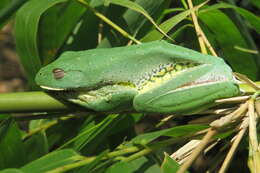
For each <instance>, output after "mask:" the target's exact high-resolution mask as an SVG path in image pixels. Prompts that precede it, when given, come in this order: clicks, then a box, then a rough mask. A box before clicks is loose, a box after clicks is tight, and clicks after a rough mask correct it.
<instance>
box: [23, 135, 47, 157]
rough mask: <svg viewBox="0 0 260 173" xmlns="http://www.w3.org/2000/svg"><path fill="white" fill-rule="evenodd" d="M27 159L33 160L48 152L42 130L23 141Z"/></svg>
mask: <svg viewBox="0 0 260 173" xmlns="http://www.w3.org/2000/svg"><path fill="white" fill-rule="evenodd" d="M24 146H25V150H26V153H27V159H28V161H29V162H30V161H33V160H35V159H37V158H39V157H41V156H43V155H45V154H47V153H48V151H49V147H48V141H47V138H46V135H45V134H44V132H39V133H37V134H35V135H33V136H31V137H30V138H29V139H27V140H26V141H25V142H24Z"/></svg>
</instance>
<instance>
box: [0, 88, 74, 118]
mask: <svg viewBox="0 0 260 173" xmlns="http://www.w3.org/2000/svg"><path fill="white" fill-rule="evenodd" d="M61 110H69V107H68V106H66V105H65V104H63V103H62V102H61V101H59V100H57V99H55V98H53V97H51V96H50V95H48V94H47V93H45V92H40V91H36V92H17V93H4V94H0V113H24V112H47V111H61Z"/></svg>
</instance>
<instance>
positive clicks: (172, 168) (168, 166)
mask: <svg viewBox="0 0 260 173" xmlns="http://www.w3.org/2000/svg"><path fill="white" fill-rule="evenodd" d="M164 155H165V156H164V160H163V163H162V166H161V169H162V172H163V173H173V172H177V171H178V169H179V168H180V165H179V164H178V163H177V162H176V161H175V160H173V159H172V158H171V157H170V156H169V155H168V154H167V153H164ZM185 173H188V171H185Z"/></svg>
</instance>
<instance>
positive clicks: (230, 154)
mask: <svg viewBox="0 0 260 173" xmlns="http://www.w3.org/2000/svg"><path fill="white" fill-rule="evenodd" d="M248 123H249V118H248V117H247V118H245V119H244V121H243V122H242V125H241V126H242V128H241V130H240V131H239V133H238V134H237V135H236V138H235V141H234V142H233V144H232V146H231V148H230V150H229V152H228V154H227V156H226V158H225V160H224V162H223V164H222V166H221V168H220V170H219V172H218V173H225V172H226V170H227V169H228V166H229V163H230V162H231V160H232V158H233V156H234V154H235V151H236V149H237V147H238V144H239V143H240V141H241V139H242V138H243V136H244V134H245V132H246V131H247V127H248Z"/></svg>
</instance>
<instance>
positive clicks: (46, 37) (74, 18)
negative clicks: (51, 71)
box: [38, 1, 86, 64]
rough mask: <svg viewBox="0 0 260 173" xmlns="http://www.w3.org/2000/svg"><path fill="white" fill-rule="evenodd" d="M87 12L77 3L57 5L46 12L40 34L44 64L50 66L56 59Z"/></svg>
mask: <svg viewBox="0 0 260 173" xmlns="http://www.w3.org/2000/svg"><path fill="white" fill-rule="evenodd" d="M85 11H86V8H84V7H83V6H82V5H80V4H79V3H78V2H76V1H68V3H63V4H59V5H55V6H52V7H51V8H49V9H48V10H46V11H45V13H44V15H42V17H41V19H40V24H39V32H38V37H39V40H40V41H39V50H40V57H44V59H43V60H42V62H43V64H48V63H50V62H51V61H52V60H53V59H54V58H55V55H56V54H57V52H58V50H59V49H60V48H61V47H62V46H63V44H64V42H65V41H66V40H67V39H68V37H69V36H70V35H71V34H72V31H73V28H75V26H76V25H77V23H78V21H79V20H80V18H81V17H82V15H83V14H84V13H85ZM68 19H69V20H68ZM50 26H51V27H50ZM61 26H62V27H61ZM73 32H75V31H73ZM50 38H52V39H50Z"/></svg>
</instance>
